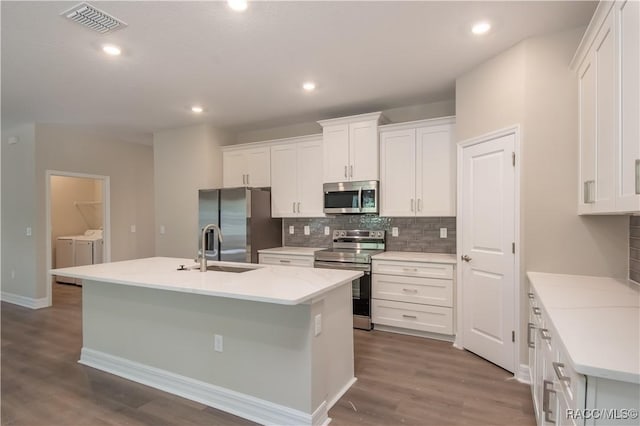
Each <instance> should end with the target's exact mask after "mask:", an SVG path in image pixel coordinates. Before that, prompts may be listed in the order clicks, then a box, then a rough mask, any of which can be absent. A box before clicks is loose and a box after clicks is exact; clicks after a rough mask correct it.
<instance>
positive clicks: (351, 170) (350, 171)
mask: <svg viewBox="0 0 640 426" xmlns="http://www.w3.org/2000/svg"><path fill="white" fill-rule="evenodd" d="M349 177H353V164H352V165H350V166H349Z"/></svg>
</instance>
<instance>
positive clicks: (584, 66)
mask: <svg viewBox="0 0 640 426" xmlns="http://www.w3.org/2000/svg"><path fill="white" fill-rule="evenodd" d="M638 46H640V3H639V2H637V1H626V0H622V1H615V2H600V4H599V5H598V8H597V10H596V12H595V14H594V17H593V19H592V20H591V23H590V24H589V27H588V28H587V31H586V33H585V35H584V38H583V39H582V42H581V43H580V46H579V47H578V50H577V52H576V55H575V57H574V59H573V61H572V68H574V69H575V70H576V71H577V73H578V90H579V126H580V154H579V164H580V167H579V188H578V191H579V198H578V213H579V214H616V213H630V212H638V211H640V120H639V119H638V117H640V48H639V47H638Z"/></svg>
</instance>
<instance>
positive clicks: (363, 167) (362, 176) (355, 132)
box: [318, 112, 382, 183]
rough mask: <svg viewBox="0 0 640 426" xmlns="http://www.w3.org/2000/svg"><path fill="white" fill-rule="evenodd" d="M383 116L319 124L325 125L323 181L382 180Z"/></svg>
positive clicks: (323, 134)
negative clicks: (380, 127)
mask: <svg viewBox="0 0 640 426" xmlns="http://www.w3.org/2000/svg"><path fill="white" fill-rule="evenodd" d="M381 120H382V113H380V112H375V113H370V114H362V115H355V116H351V117H343V118H334V119H330V120H322V121H318V123H319V124H320V125H321V126H322V139H323V181H324V182H325V183H329V182H350V181H363V180H378V179H379V172H378V166H379V154H378V124H379V123H380V121H381Z"/></svg>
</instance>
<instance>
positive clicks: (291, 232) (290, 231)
mask: <svg viewBox="0 0 640 426" xmlns="http://www.w3.org/2000/svg"><path fill="white" fill-rule="evenodd" d="M289 234H291V235H293V234H295V229H294V227H293V225H290V226H289Z"/></svg>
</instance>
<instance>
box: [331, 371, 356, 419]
mask: <svg viewBox="0 0 640 426" xmlns="http://www.w3.org/2000/svg"><path fill="white" fill-rule="evenodd" d="M357 380H358V379H357V378H356V377H352V378H351V379H350V380H349V381H348V382H347V384H346V385H344V387H343V388H342V389H340V390H339V391H338V393H336V394H335V395H334V396H333V397H332V398H331V399H330V400H329V402H327V411H329V410H331V408H332V407H333V406H334V405H336V402H338V401H339V400H340V398H342V395H344V394H345V393H347V391H348V390H349V389H350V388H351V386H353V384H354V383H355V382H356V381H357Z"/></svg>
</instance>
